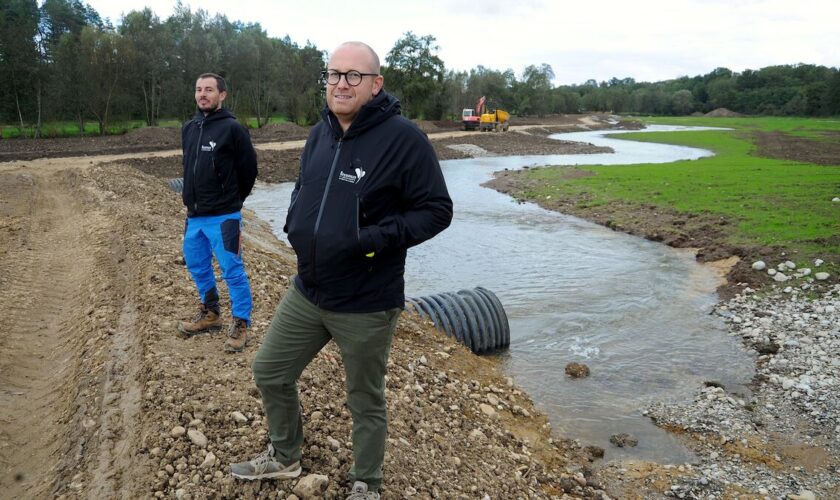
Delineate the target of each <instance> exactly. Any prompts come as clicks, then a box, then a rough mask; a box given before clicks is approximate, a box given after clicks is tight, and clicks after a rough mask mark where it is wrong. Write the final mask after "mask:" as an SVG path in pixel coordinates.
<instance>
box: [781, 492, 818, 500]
mask: <svg viewBox="0 0 840 500" xmlns="http://www.w3.org/2000/svg"><path fill="white" fill-rule="evenodd" d="M788 500H817V496H816V495H814V493H813V492H812V491H808V490H799V493H797V494H796V495H788Z"/></svg>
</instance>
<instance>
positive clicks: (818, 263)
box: [814, 259, 825, 267]
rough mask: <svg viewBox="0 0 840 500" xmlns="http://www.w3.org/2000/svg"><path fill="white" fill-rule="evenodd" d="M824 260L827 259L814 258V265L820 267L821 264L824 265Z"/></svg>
mask: <svg viewBox="0 0 840 500" xmlns="http://www.w3.org/2000/svg"><path fill="white" fill-rule="evenodd" d="M823 262H825V261H824V260H822V259H814V265H815V266H816V267H820V266H821V265H823Z"/></svg>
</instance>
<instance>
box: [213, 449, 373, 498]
mask: <svg viewBox="0 0 840 500" xmlns="http://www.w3.org/2000/svg"><path fill="white" fill-rule="evenodd" d="M300 470H301V469H300V462H295V463H293V464H291V465H283V464H281V463H280V462H278V461H277V459H276V458H274V446H272V445H270V444H269V445H268V449H267V450H266V451H264V452H262V453H260V454H259V455H258V456H257V458H255V459H253V460H251V461H250V462H240V463H238V464H231V465H230V474H231V475H232V476H233V477H238V478H239V479H248V480H253V479H292V478H294V477H298V476H299V475H300ZM359 498H363V497H359ZM377 498H379V497H378V496H377Z"/></svg>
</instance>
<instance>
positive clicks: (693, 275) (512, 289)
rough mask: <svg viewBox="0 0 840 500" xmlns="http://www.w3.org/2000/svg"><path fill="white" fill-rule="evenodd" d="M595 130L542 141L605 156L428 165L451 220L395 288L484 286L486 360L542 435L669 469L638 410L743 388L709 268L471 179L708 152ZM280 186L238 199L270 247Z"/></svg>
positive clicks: (682, 452)
mask: <svg viewBox="0 0 840 500" xmlns="http://www.w3.org/2000/svg"><path fill="white" fill-rule="evenodd" d="M685 129H689V128H688V127H670V126H668V127H665V126H652V127H650V128H648V129H646V130H657V131H658V130H661V131H669V130H685ZM690 129H691V130H697V129H698V127H693V128H690ZM608 133H610V134H612V133H616V131H598V132H575V133H569V134H556V135H554V136H552V137H553V138H556V139H562V140H572V141H580V142H589V143H592V144H595V145H598V146H601V145H603V146H609V147H611V148H613V149H614V150H615V153H605V154H594V155H552V156H515V157H492V158H475V159H466V160H450V161H444V162H441V167H442V168H443V172H444V175H445V177H446V182H447V186H448V188H449V191H450V194H451V196H452V199H453V202H454V205H455V218H454V220H453V222H452V226H451V227H450V228H449V229H447V230H446V231H444V232H443V233H441V234H440V235H438V236H437V237H436V238H434V239H433V240H431V241H429V242H426V243H424V244H422V245H420V246H418V247H415V248H412V249H411V250H410V251H409V257H408V262H407V264H406V294H407V295H409V296H422V295H428V294H432V293H438V292H443V291H450V292H455V291H457V290H460V289H463V288H473V287H475V286H483V287H485V288H488V289H490V290H492V291H493V292H495V293H496V295H498V297H499V298H500V299H501V301H502V303H503V304H504V307H505V310H506V312H507V315H508V318H509V320H510V325H511V345H510V349H509V350H508V351H507V352H505V353H503V354H500V355H499V356H501V358H502V361H503V363H504V365H505V369H506V371H507V373H508V374H509V375H510V376H511V377H513V379H514V380H515V382H516V383H517V384H518V385H519V386H521V387H522V388H523V389H525V390H526V391H527V392H528V393H529V394H530V395H531V396H532V397H533V399H534V400H535V402H536V403H537V406H538V407H539V408H540V409H542V410H543V411H545V412H546V414H547V415H548V416H549V419H550V421H551V423H552V426H553V427H554V429H555V431H557V432H559V433H560V434H562V435H564V436H567V437H572V438H575V439H578V440H580V441H581V443H583V444H595V445H597V446H600V447H602V448H604V449H605V450H606V458H607V459H611V458H616V457H621V456H628V457H632V458H638V459H649V460H656V461H659V462H662V463H682V462H685V461H690V460H692V459H693V457H692V455H691V453H690V452H689V451H688V450H686V449H684V448H683V447H682V446H680V445H679V443H678V442H677V440H676V439H675V438H674V437H673V436H671V435H669V434H668V433H666V432H665V431H663V430H661V429H659V428H657V427H656V426H654V425H653V424H652V423H651V422H650V421H649V420H648V419H647V418H646V417H644V416H643V415H642V413H641V412H642V410H643V409H644V407H645V406H646V405H647V404H648V403H649V402H652V401H655V400H665V401H673V400H682V399H687V398H691V397H692V395H693V393H694V391H695V389H696V388H697V387H700V386H702V384H703V382H704V381H716V382H720V383H723V384H724V385H726V387H727V388H728V389H729V390H733V389H735V390H737V389H738V388H739V387H741V388H742V389H743V390H744V391H746V389H744V388H743V384H744V383H746V381H748V380H749V378H750V376H751V374H752V365H753V362H752V360H751V358H750V357H749V355H748V354H747V353H746V352H745V351H743V350H742V349H741V348H740V344H739V342H738V341H737V339H734V338H732V337H729V336H728V335H727V334H726V330H725V327H724V324H723V323H722V322H721V321H720V320H719V318H717V317H715V316H712V315H710V314H709V312H710V311H711V308H712V306H713V305H714V303H715V302H716V301H717V296H716V294H715V292H714V290H715V288H716V286H717V278H716V277H715V275H714V273H713V272H712V271H711V270H710V269H708V268H706V267H703V266H701V265H699V264H697V262H696V261H695V259H694V257H693V254H691V253H689V252H686V251H679V250H675V249H672V248H669V247H667V246H665V245H662V244H659V243H654V242H651V241H647V240H645V239H642V238H638V237H635V236H630V235H627V234H623V233H618V232H615V231H612V230H610V229H607V228H604V227H602V226H599V225H596V224H592V223H589V222H586V221H584V220H581V219H578V218H575V217H571V216H567V215H564V214H559V213H555V212H551V211H548V210H545V209H542V208H540V207H538V206H536V205H534V204H531V203H525V204H520V203H517V202H515V201H514V200H513V199H512V198H510V197H509V196H507V195H504V194H501V193H498V192H496V191H494V190H492V189H488V188H484V187H481V186H480V184H482V183H483V182H485V181H487V180H489V179H490V178H491V177H492V173H493V172H495V171H498V170H502V169H505V168H507V169H518V168H521V167H523V166H538V165H555V164H558V165H583V164H630V163H666V162H673V161H677V160H683V159H697V158H701V157H704V156H709V155H711V153H710V152H708V151H704V150H699V149H694V148H687V147H682V146H670V145H662V144H652V143H641V142H632V141H625V140H618V139H610V138H606V137H604V135H605V134H608ZM292 186H293V185H292V183H284V184H276V185H260V186H258V187H257V188H256V189H255V192H254V194H253V195H252V196H251V197H250V198H249V199H248V202H247V204H246V206H247V208H250V209H251V210H253V211H255V212H256V213H257V215H259V216H260V217H261V218H263V219H264V220H267V221H269V222H270V223H271V225H272V227H273V228H274V230H275V233H276V234H277V235H278V236H279V237H280V238H283V239H284V241H285V235H284V234H283V233H282V227H283V222H284V221H285V214H286V208H287V206H288V203H289V196H290V193H291V189H292ZM572 361H577V362H582V363H585V364H587V365H588V366H589V367H590V369H591V372H592V374H591V376H589V377H588V378H585V379H578V380H572V379H570V378H568V377H567V376H566V375H565V373H564V368H565V366H566V364H567V363H569V362H572ZM617 433H628V434H631V435H633V436H634V437H636V438H637V439H638V441H639V444H638V446H636V447H634V448H616V447H614V446H612V445H610V443H609V437H610V436H611V435H613V434H617Z"/></svg>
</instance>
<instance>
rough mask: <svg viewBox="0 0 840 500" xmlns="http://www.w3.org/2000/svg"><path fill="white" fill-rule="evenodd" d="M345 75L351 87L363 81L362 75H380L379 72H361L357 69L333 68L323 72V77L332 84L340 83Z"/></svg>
mask: <svg viewBox="0 0 840 500" xmlns="http://www.w3.org/2000/svg"><path fill="white" fill-rule="evenodd" d="M342 76H344V80H345V81H347V85H350V86H351V87H356V86H358V85H359V84H360V83H362V77H364V76H379V74H378V73H360V72H358V71H356V70H350V71H343V72H342V71H335V70H332V69H329V70H325V71H322V72H321V78H323V79H324V80H326V81H327V83H329V84H330V85H338V82H339V81H341V77H342Z"/></svg>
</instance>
